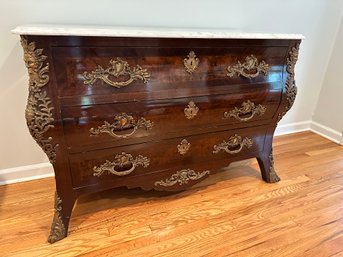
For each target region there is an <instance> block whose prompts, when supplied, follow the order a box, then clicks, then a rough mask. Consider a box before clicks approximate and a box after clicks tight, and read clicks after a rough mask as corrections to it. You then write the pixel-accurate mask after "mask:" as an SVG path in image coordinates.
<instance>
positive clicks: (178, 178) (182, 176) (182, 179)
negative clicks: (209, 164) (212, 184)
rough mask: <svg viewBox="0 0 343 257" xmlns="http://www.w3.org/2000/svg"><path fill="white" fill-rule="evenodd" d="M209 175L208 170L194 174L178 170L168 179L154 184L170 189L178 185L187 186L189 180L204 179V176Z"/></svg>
mask: <svg viewBox="0 0 343 257" xmlns="http://www.w3.org/2000/svg"><path fill="white" fill-rule="evenodd" d="M207 174H210V171H209V170H205V171H202V172H195V171H194V170H191V169H183V170H179V171H177V172H176V173H174V174H173V175H171V177H170V178H167V179H166V180H160V181H156V182H155V186H164V187H171V186H173V185H175V184H176V183H178V184H179V185H183V184H188V181H189V180H198V179H201V178H202V177H204V176H205V175H207Z"/></svg>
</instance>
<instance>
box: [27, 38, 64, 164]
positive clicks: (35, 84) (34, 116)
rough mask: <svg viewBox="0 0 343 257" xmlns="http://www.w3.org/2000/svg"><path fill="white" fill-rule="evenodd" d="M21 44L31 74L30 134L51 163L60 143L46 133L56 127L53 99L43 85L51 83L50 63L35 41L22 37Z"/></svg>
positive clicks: (29, 100)
mask: <svg viewBox="0 0 343 257" xmlns="http://www.w3.org/2000/svg"><path fill="white" fill-rule="evenodd" d="M21 45H22V47H23V50H24V61H25V65H26V68H27V70H28V74H29V96H28V101H27V105H26V111H25V117H26V122H27V126H28V128H29V131H30V134H31V135H32V137H33V138H34V139H35V141H36V142H37V144H38V145H39V146H40V147H41V148H42V149H43V151H44V152H45V153H46V155H47V156H48V157H49V160H50V162H51V163H53V162H54V161H55V160H56V148H57V147H58V144H55V143H54V142H53V139H52V137H47V136H46V135H45V133H46V132H47V131H48V130H49V129H50V128H54V124H53V123H54V118H53V115H52V110H53V109H54V108H53V107H52V106H51V99H50V97H48V95H47V92H46V91H45V90H43V87H44V86H46V85H47V84H48V83H49V74H48V73H49V63H46V64H44V61H45V60H46V59H47V57H46V56H45V55H43V54H42V53H43V49H37V48H36V43H35V42H30V43H28V42H27V40H26V39H25V38H24V37H22V38H21Z"/></svg>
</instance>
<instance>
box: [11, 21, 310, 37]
mask: <svg viewBox="0 0 343 257" xmlns="http://www.w3.org/2000/svg"><path fill="white" fill-rule="evenodd" d="M12 33H14V34H20V35H52V36H100V37H148V38H154V37H157V38H242V39H244V38H246V39H304V36H303V35H301V34H275V33H255V32H252V33H250V32H241V31H239V30H225V29H197V28H162V27H155V28H153V27H151V28H147V27H110V26H108V27H106V26H102V27H100V26H82V25H44V24H40V25H25V26H19V27H16V28H15V29H14V30H12Z"/></svg>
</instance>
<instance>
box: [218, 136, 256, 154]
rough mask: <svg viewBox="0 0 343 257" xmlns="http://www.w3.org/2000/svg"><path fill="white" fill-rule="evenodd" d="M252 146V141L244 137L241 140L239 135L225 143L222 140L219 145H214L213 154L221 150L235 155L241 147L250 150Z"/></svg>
mask: <svg viewBox="0 0 343 257" xmlns="http://www.w3.org/2000/svg"><path fill="white" fill-rule="evenodd" d="M251 146H252V139H250V138H248V137H245V138H242V137H241V136H239V135H237V134H236V135H234V136H231V137H230V138H229V140H228V141H227V142H226V141H225V140H223V142H221V143H220V144H219V145H215V146H214V147H213V148H214V151H213V153H219V152H220V151H221V150H223V151H225V152H227V153H229V154H236V153H239V152H240V151H242V149H243V147H246V148H250V147H251Z"/></svg>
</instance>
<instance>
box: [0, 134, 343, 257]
mask: <svg viewBox="0 0 343 257" xmlns="http://www.w3.org/2000/svg"><path fill="white" fill-rule="evenodd" d="M274 154H275V167H276V170H277V172H278V174H279V176H280V177H281V181H280V182H279V183H277V184H267V183H265V182H263V181H262V180H261V178H260V172H259V169H258V165H257V162H256V161H255V160H251V161H244V162H241V163H235V164H233V165H232V166H230V168H228V169H227V170H226V171H224V172H222V173H219V174H216V175H214V176H212V177H210V178H208V179H207V180H205V181H203V182H202V183H200V184H197V185H196V186H194V187H193V188H191V189H189V190H187V191H185V192H182V193H177V194H167V193H161V192H153V191H152V192H144V191H142V190H139V189H132V190H127V189H122V190H110V191H106V192H102V193H98V194H93V195H89V196H86V197H83V198H81V199H80V200H79V201H78V203H77V204H76V207H75V209H74V212H73V216H72V218H71V224H70V231H69V236H68V237H67V238H66V239H64V240H62V241H60V242H57V243H55V244H53V245H50V244H48V243H47V242H46V240H47V236H48V233H49V229H50V224H51V220H52V215H53V196H54V191H55V189H54V179H53V178H48V179H41V180H36V181H30V182H25V183H18V184H13V185H7V186H1V187H0V249H1V250H0V256H178V257H179V256H235V257H236V256H244V257H246V256H278V257H279V256H301V257H306V256H311V257H314V256H315V257H317V256H319V257H321V256H323V257H328V256H336V257H337V256H343V146H339V145H337V144H335V143H332V142H330V141H328V140H327V139H324V138H322V137H320V136H318V135H316V134H313V133H311V132H303V133H297V134H292V135H286V136H279V137H276V138H275V141H274Z"/></svg>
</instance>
